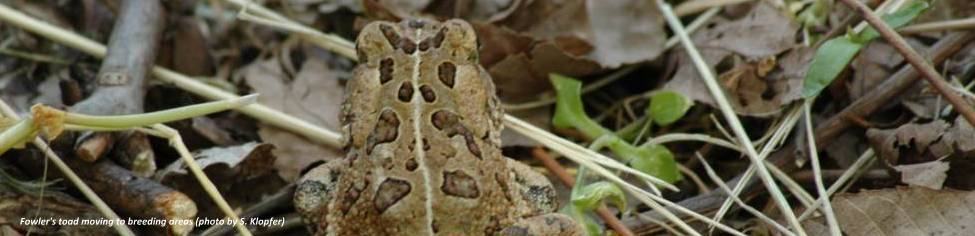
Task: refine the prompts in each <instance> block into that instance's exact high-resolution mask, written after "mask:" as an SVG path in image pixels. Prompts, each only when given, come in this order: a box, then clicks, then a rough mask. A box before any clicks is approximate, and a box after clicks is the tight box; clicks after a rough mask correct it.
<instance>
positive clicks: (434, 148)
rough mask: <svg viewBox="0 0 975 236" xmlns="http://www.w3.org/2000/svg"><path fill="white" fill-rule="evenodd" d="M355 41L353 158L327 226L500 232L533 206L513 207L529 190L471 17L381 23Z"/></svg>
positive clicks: (348, 108) (358, 230)
mask: <svg viewBox="0 0 975 236" xmlns="http://www.w3.org/2000/svg"><path fill="white" fill-rule="evenodd" d="M356 47H357V51H358V53H359V58H360V59H359V60H360V65H359V67H358V68H357V69H356V71H355V78H354V79H353V80H352V81H350V82H349V84H348V85H347V89H348V94H349V95H348V98H347V100H346V101H345V104H344V105H343V106H344V107H343V116H342V118H343V119H342V120H343V124H344V125H345V126H344V132H345V134H346V137H348V138H349V140H347V145H348V146H347V149H348V154H347V158H346V161H347V162H348V163H347V164H348V165H349V166H348V167H349V168H347V169H346V170H345V171H343V172H342V175H341V177H340V178H339V179H338V184H337V185H336V186H337V187H338V188H337V189H335V190H337V191H338V192H337V194H336V197H337V199H334V200H333V202H332V203H330V209H334V210H332V211H329V212H328V214H327V216H326V217H327V218H328V219H327V220H328V221H329V222H334V223H331V224H332V225H331V226H329V229H328V231H330V232H335V233H338V234H340V235H345V234H347V233H354V234H363V233H394V234H403V233H409V234H429V233H431V232H432V233H440V234H455V233H458V234H459V233H465V232H468V233H469V232H486V233H491V232H495V231H497V230H499V229H500V227H501V226H502V225H509V224H511V223H513V222H512V220H513V218H514V217H515V216H516V215H520V214H523V213H524V212H515V211H516V210H515V207H513V206H514V205H516V203H515V202H513V201H515V200H517V199H520V198H521V197H520V195H519V193H518V191H517V190H513V189H511V188H509V187H508V186H509V184H508V182H509V180H510V179H511V177H510V176H509V174H508V172H507V168H506V166H505V160H504V159H503V157H502V156H501V152H500V149H499V147H500V143H499V142H500V139H499V136H500V134H501V133H500V131H501V125H502V124H501V116H502V113H501V111H500V110H499V108H498V102H497V98H496V97H495V95H494V92H495V91H494V85H493V84H492V82H491V80H490V78H489V77H488V75H487V73H486V72H485V71H484V70H483V69H482V68H481V67H480V65H479V64H477V51H476V50H477V41H476V36H475V34H474V31H473V29H472V28H471V27H470V26H469V25H468V24H467V23H465V22H462V21H447V22H444V23H436V22H428V21H427V22H425V21H419V20H414V21H404V22H402V23H399V24H392V23H387V22H378V23H373V24H370V25H368V26H366V28H365V29H363V31H362V33H361V34H360V36H359V38H358V41H357V45H356ZM513 199H514V200H513ZM369 226H382V227H369Z"/></svg>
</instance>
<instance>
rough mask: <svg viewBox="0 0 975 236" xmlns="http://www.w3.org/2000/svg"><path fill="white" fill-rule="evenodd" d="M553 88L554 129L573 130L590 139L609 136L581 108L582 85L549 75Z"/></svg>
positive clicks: (606, 131)
mask: <svg viewBox="0 0 975 236" xmlns="http://www.w3.org/2000/svg"><path fill="white" fill-rule="evenodd" d="M549 80H551V81H552V85H553V86H554V87H555V92H556V95H555V115H554V116H552V125H553V126H555V127H556V128H575V129H577V130H579V131H580V132H582V133H583V134H585V135H586V136H587V137H589V138H590V139H592V138H596V137H599V136H603V135H606V134H611V133H612V132H610V131H609V130H608V129H606V128H603V126H601V125H599V123H596V121H593V120H592V119H589V116H587V115H586V111H585V109H583V107H582V93H581V91H582V83H581V82H579V81H578V80H575V79H572V78H569V77H565V76H562V75H558V74H550V75H549Z"/></svg>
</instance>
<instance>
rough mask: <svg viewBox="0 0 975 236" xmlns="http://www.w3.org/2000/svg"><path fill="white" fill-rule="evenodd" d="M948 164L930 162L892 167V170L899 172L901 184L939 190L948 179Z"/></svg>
mask: <svg viewBox="0 0 975 236" xmlns="http://www.w3.org/2000/svg"><path fill="white" fill-rule="evenodd" d="M950 168H951V167H950V166H949V163H948V162H944V161H940V160H939V161H931V162H925V163H918V164H909V165H899V166H894V170H897V171H898V172H901V182H903V183H905V184H907V185H910V186H916V187H925V188H930V189H934V190H939V189H941V187H942V186H943V185H944V183H945V179H947V178H948V174H947V172H948V169H950Z"/></svg>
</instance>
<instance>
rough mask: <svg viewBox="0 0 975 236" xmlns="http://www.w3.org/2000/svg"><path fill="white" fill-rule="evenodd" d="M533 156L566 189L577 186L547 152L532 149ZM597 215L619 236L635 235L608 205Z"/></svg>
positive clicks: (600, 207) (602, 207)
mask: <svg viewBox="0 0 975 236" xmlns="http://www.w3.org/2000/svg"><path fill="white" fill-rule="evenodd" d="M532 156H533V157H535V159H538V160H539V161H541V162H542V165H544V166H545V168H548V170H550V171H552V174H555V177H557V178H558V179H559V181H562V184H564V185H565V186H566V187H569V188H572V187H573V186H574V185H575V180H574V179H572V176H571V175H569V173H568V172H566V171H565V169H564V168H562V165H559V162H557V161H555V159H553V158H552V156H551V155H549V154H548V153H547V152H545V150H544V149H542V148H534V149H532ZM596 214H597V215H599V218H602V219H603V221H604V222H606V225H608V226H609V227H610V228H613V230H614V231H616V233H618V234H619V235H627V236H632V235H633V231H630V229H629V228H626V226H625V225H623V222H620V219H619V218H616V216H615V215H613V213H611V212H609V209H608V208H606V204H600V205H599V208H596Z"/></svg>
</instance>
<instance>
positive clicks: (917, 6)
mask: <svg viewBox="0 0 975 236" xmlns="http://www.w3.org/2000/svg"><path fill="white" fill-rule="evenodd" d="M929 6H930V4H928V3H927V2H925V1H917V2H914V3H911V5H908V6H906V7H903V8H901V9H900V10H897V11H896V12H894V13H892V14H887V15H883V16H881V17H880V18H881V19H883V20H884V23H886V24H887V26H890V28H894V29H897V28H900V27H902V26H904V25H907V23H911V21H914V18H917V16H919V15H921V13H924V10H927V9H928V7H929ZM879 36H880V33H878V32H877V30H876V29H874V28H873V27H872V26H871V27H869V28H867V29H866V30H864V31H863V32H860V35H857V36H856V40H857V41H858V42H862V43H864V44H866V42H868V41H870V40H873V39H875V38H877V37H879Z"/></svg>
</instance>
